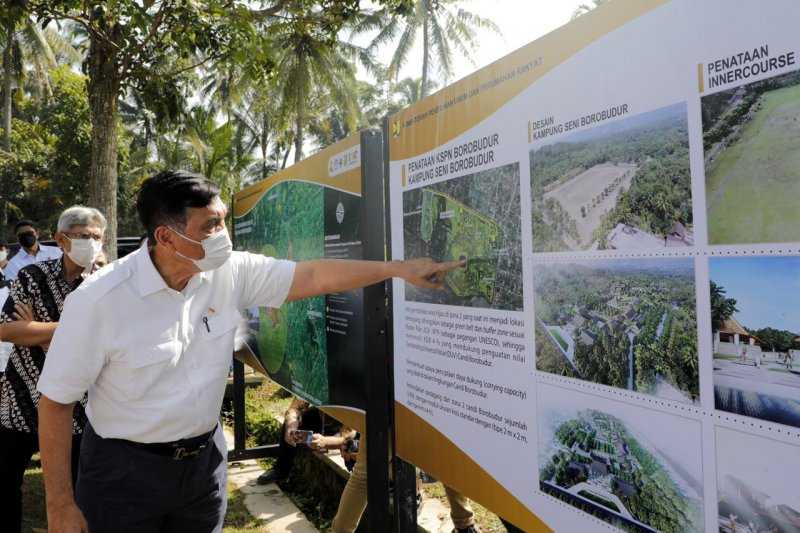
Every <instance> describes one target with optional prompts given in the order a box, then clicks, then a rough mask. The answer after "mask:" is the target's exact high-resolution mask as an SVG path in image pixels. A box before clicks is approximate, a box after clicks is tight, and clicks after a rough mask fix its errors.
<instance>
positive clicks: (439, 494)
mask: <svg viewBox="0 0 800 533" xmlns="http://www.w3.org/2000/svg"><path fill="white" fill-rule="evenodd" d="M422 492H423V494H424V495H425V496H427V497H428V498H435V499H437V500H439V501H440V502H442V504H443V505H444V506H445V507H447V508H448V509H449V508H450V505H449V504H448V503H447V495H446V494H445V491H444V485H442V484H441V483H426V484H423V485H422ZM470 504H471V505H472V511H473V512H474V513H475V523H476V524H478V527H480V528H481V531H483V532H484V533H506V528H505V526H503V523H502V522H500V519H499V518H497V515H496V514H494V513H492V512H491V511H489V510H488V509H487V508H486V507H484V506H482V505H481V504H479V503H477V502H473V501H470ZM423 505H424V504H423Z"/></svg>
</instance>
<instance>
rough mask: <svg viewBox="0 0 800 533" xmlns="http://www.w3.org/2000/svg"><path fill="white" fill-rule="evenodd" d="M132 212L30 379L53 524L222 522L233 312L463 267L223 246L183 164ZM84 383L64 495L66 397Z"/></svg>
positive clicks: (199, 180)
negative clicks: (125, 250)
mask: <svg viewBox="0 0 800 533" xmlns="http://www.w3.org/2000/svg"><path fill="white" fill-rule="evenodd" d="M137 209H138V211H139V217H140V219H141V221H142V224H143V225H144V227H145V228H146V229H147V233H148V246H146V247H142V248H140V249H139V250H138V251H136V252H134V253H132V254H130V255H129V256H127V257H125V258H123V259H121V260H120V261H117V262H116V263H112V264H111V265H108V266H107V267H105V268H104V269H102V270H100V271H98V272H97V273H95V274H94V275H92V277H90V278H89V279H88V280H87V281H86V282H85V283H84V284H83V285H82V286H81V287H80V288H79V289H77V290H76V291H74V292H73V293H71V294H70V296H69V298H67V301H66V304H65V306H64V310H63V312H62V314H61V322H60V325H59V327H58V329H57V330H56V333H55V336H54V337H53V340H52V343H51V344H50V350H49V352H48V356H47V359H46V361H45V366H44V370H43V372H42V375H41V377H40V379H39V384H38V389H39V391H40V392H41V393H42V397H41V400H40V404H39V432H40V433H39V435H40V445H41V457H42V464H43V468H44V473H45V486H46V494H47V514H48V524H49V528H50V529H49V530H50V531H51V533H59V532H69V533H72V532H85V531H91V532H92V533H103V532H111V531H113V532H115V533H116V532H125V531H131V532H132V531H136V532H150V531H152V532H167V531H175V532H184V531H187V532H188V531H191V532H193V533H194V532H198V533H202V532H211V531H214V532H218V531H221V530H222V522H223V519H224V516H225V509H226V505H227V495H226V470H227V464H226V458H227V457H226V455H227V451H226V447H225V442H224V439H223V435H222V432H221V430H220V429H219V427H218V422H217V420H218V417H219V412H220V407H221V403H222V397H223V394H224V391H225V383H226V377H227V374H228V367H229V365H230V359H231V353H232V352H233V348H234V335H235V332H236V326H237V324H238V323H239V321H240V319H241V313H242V312H244V310H245V309H247V308H250V307H255V306H264V307H280V306H281V305H282V304H283V303H284V302H285V301H287V300H298V299H302V298H307V297H311V296H316V295H321V294H326V293H332V292H341V291H346V290H351V289H354V288H359V287H364V286H367V285H371V284H374V283H379V282H382V281H384V280H386V279H388V278H390V277H398V278H402V279H405V280H406V281H408V282H410V283H413V284H416V285H419V286H423V287H430V288H433V287H440V286H441V284H442V282H443V279H444V275H445V274H446V273H447V272H448V271H450V270H452V269H454V268H457V267H459V266H460V265H461V263H459V262H452V263H446V264H436V263H434V262H432V261H430V260H427V259H423V260H413V261H406V262H388V263H384V262H370V261H345V260H318V261H306V262H300V263H294V262H292V261H281V260H276V259H273V258H270V257H264V256H260V255H255V254H250V253H246V252H232V251H231V250H232V246H231V242H230V239H229V238H228V232H227V229H226V228H225V216H226V214H227V208H226V207H225V205H224V204H223V202H222V200H221V199H220V198H219V189H218V188H217V187H216V186H215V185H214V184H212V183H211V182H209V181H207V180H206V179H205V178H203V177H202V176H199V175H196V174H191V173H187V172H183V171H177V172H162V173H160V174H158V175H156V176H154V177H152V178H150V179H149V180H147V181H145V183H144V184H143V185H142V189H141V190H140V192H139V197H138V200H137ZM87 390H88V393H89V400H88V405H87V416H88V419H89V424H87V426H86V430H85V434H84V438H83V443H82V445H81V458H80V467H79V477H78V483H77V487H76V490H75V495H74V496H73V490H72V483H71V479H70V473H69V468H70V466H69V465H70V462H69V457H70V445H71V438H70V427H71V417H72V408H73V405H74V403H75V402H76V401H78V400H80V399H81V397H82V396H83V394H84V393H85V392H86V391H87Z"/></svg>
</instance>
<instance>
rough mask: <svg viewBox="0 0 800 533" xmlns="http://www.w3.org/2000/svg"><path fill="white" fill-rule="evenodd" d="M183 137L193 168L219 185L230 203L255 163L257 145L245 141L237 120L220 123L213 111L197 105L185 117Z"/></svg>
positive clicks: (224, 198) (225, 198)
mask: <svg viewBox="0 0 800 533" xmlns="http://www.w3.org/2000/svg"><path fill="white" fill-rule="evenodd" d="M182 137H183V140H184V144H185V148H186V150H187V151H188V152H189V153H190V154H191V156H192V158H191V160H192V163H193V167H194V169H195V170H196V171H198V172H200V173H201V174H203V175H204V176H206V177H207V178H209V179H210V180H212V181H214V182H215V183H216V184H217V185H219V186H220V189H221V190H222V194H221V196H222V198H223V200H225V201H226V202H229V201H230V197H231V196H232V194H233V193H234V192H235V191H237V190H238V189H239V188H240V186H241V182H242V175H243V174H244V172H245V170H246V169H247V168H248V167H249V166H250V165H251V164H252V162H253V157H252V155H251V153H252V151H253V148H254V146H253V144H252V142H246V141H245V135H244V133H243V128H240V127H238V125H237V124H236V122H225V123H223V124H221V125H218V124H217V121H216V119H215V113H214V111H213V110H211V109H208V108H206V107H203V106H195V107H193V108H192V110H191V111H190V112H189V114H188V116H187V117H186V125H185V127H184V130H183V135H182Z"/></svg>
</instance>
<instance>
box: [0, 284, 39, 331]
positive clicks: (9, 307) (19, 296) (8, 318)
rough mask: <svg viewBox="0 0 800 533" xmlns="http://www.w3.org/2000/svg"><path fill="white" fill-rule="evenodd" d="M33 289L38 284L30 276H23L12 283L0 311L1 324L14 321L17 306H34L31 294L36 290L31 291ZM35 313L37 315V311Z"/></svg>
mask: <svg viewBox="0 0 800 533" xmlns="http://www.w3.org/2000/svg"><path fill="white" fill-rule="evenodd" d="M31 288H34V289H35V288H36V282H35V281H34V280H33V278H31V277H30V276H24V275H23V276H21V277H20V278H18V279H15V280H14V281H12V282H11V285H9V286H8V298H6V301H5V304H3V307H2V309H0V324H2V323H4V322H13V321H14V313H16V312H17V310H16V307H15V306H16V305H17V304H18V303H21V304H27V305H30V306H33V301H32V299H31V292H35V290H34V291H31V290H30V289H31ZM33 312H34V315H35V314H36V309H34V310H33Z"/></svg>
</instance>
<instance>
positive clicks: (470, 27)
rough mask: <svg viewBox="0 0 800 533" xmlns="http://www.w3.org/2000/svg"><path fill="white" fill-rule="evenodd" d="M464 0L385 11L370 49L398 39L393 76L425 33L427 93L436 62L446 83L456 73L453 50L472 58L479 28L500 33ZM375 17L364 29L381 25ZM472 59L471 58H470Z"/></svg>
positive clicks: (418, 0) (420, 0) (429, 0)
mask: <svg viewBox="0 0 800 533" xmlns="http://www.w3.org/2000/svg"><path fill="white" fill-rule="evenodd" d="M462 3H463V1H462V0H415V3H414V9H413V11H411V12H410V13H409V14H407V15H392V16H389V15H387V14H386V13H385V12H384V13H382V16H383V23H382V24H381V29H380V31H379V32H378V35H376V36H375V38H374V39H373V40H372V42H371V43H370V45H369V48H368V50H370V51H375V50H377V49H378V48H379V47H381V46H383V45H385V44H389V43H394V47H395V48H394V53H393V54H392V59H391V61H390V63H389V70H388V74H389V77H390V78H391V79H395V80H396V79H397V76H398V74H399V72H400V70H401V69H402V68H403V66H404V65H405V64H406V63H407V62H408V60H409V58H410V56H411V51H412V49H413V48H414V44H415V43H416V42H417V39H418V38H419V37H420V35H421V36H422V73H421V82H420V83H421V94H422V97H425V96H427V94H428V90H429V88H430V86H429V83H430V80H431V70H432V65H433V64H434V63H435V65H436V66H438V70H439V73H440V74H441V76H442V80H443V81H444V82H445V84H446V83H447V82H448V80H449V79H450V78H451V77H452V76H453V54H454V53H460V54H462V55H463V56H464V57H466V58H468V59H470V58H471V55H472V53H473V52H474V51H475V49H476V48H477V46H478V40H477V38H478V32H479V31H480V30H489V31H492V32H494V33H497V34H499V33H500V29H499V28H498V27H497V25H496V24H495V23H494V22H492V21H491V20H489V19H488V18H484V17H481V16H479V15H477V14H475V13H473V12H471V11H468V10H466V9H464V8H463V7H459V5H458V4H462ZM377 28H378V26H377V24H376V23H375V22H374V20H368V21H366V22H364V23H362V25H361V26H360V28H359V29H360V30H367V29H377ZM470 61H471V59H470Z"/></svg>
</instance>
